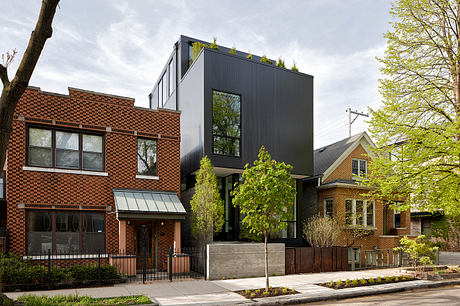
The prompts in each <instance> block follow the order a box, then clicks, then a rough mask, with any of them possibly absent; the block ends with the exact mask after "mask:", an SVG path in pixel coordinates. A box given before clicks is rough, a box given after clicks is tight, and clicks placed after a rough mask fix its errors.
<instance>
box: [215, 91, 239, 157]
mask: <svg viewBox="0 0 460 306" xmlns="http://www.w3.org/2000/svg"><path fill="white" fill-rule="evenodd" d="M240 102H241V97H240V96H239V95H235V94H230V93H225V92H221V91H216V90H214V91H213V95H212V134H213V153H214V154H218V155H228V156H240V140H241V124H240V120H241V118H240V117H241V116H240V115H241V105H240Z"/></svg>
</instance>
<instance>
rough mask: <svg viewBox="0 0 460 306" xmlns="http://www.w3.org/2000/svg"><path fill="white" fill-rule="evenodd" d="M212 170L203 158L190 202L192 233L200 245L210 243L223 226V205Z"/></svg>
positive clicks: (209, 163)
mask: <svg viewBox="0 0 460 306" xmlns="http://www.w3.org/2000/svg"><path fill="white" fill-rule="evenodd" d="M213 169H214V168H213V166H212V164H211V161H210V160H209V158H208V157H207V156H205V157H203V158H202V159H201V162H200V170H199V171H198V174H197V175H196V184H195V193H194V194H193V197H192V200H191V201H190V206H191V208H192V216H191V221H192V232H193V235H194V236H195V238H196V239H197V240H198V241H199V242H200V244H202V245H206V244H208V243H211V242H212V240H213V238H214V233H217V232H219V231H220V230H221V229H222V226H223V225H224V203H223V201H222V199H221V198H220V194H219V190H218V189H217V178H216V175H215V174H214V171H213Z"/></svg>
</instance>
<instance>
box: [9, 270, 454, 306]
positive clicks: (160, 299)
mask: <svg viewBox="0 0 460 306" xmlns="http://www.w3.org/2000/svg"><path fill="white" fill-rule="evenodd" d="M399 274H401V271H400V269H379V270H365V271H353V272H351V271H348V272H326V273H314V274H294V275H286V276H273V277H270V285H271V286H273V287H278V286H283V287H288V288H292V289H295V290H297V291H299V292H300V294H296V295H288V296H283V297H273V298H264V299H259V300H255V301H251V300H248V299H245V298H244V297H242V296H240V295H239V294H237V293H234V292H233V291H238V290H244V289H257V288H264V287H265V278H264V277H257V278H246V279H232V280H217V281H203V280H188V281H177V282H167V281H156V282H152V283H150V284H134V283H132V284H120V285H116V286H114V287H99V288H82V289H64V290H50V291H34V292H10V293H6V295H7V296H8V297H9V298H12V299H16V298H18V297H19V296H21V295H23V294H27V293H32V294H36V295H68V294H78V295H88V296H92V297H118V296H130V295H141V294H143V295H146V296H148V297H149V298H150V299H151V300H152V301H154V302H155V303H158V304H160V305H231V304H254V303H257V304H261V305H263V304H265V305H274V304H295V303H306V302H315V301H321V300H326V299H341V298H348V297H357V296H363V295H372V294H380V293H390V292H397V291H404V290H410V289H416V288H426V287H430V286H433V285H434V286H436V285H438V286H439V285H443V284H442V282H433V281H424V280H419V281H410V282H403V283H396V284H385V285H377V286H367V287H357V288H347V289H340V290H335V289H330V288H326V287H322V286H318V285H315V284H317V283H323V282H328V281H331V280H345V279H347V278H348V279H356V278H363V277H364V278H370V277H378V276H381V277H384V276H393V275H399ZM445 283H446V284H457V283H460V281H450V283H448V282H447V281H446V282H445Z"/></svg>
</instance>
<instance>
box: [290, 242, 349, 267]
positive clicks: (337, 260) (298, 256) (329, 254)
mask: <svg viewBox="0 0 460 306" xmlns="http://www.w3.org/2000/svg"><path fill="white" fill-rule="evenodd" d="M285 254H286V255H285V260H286V263H285V269H286V274H295V273H319V272H331V271H348V270H349V269H348V249H347V248H346V247H328V248H313V247H301V248H286V252H285Z"/></svg>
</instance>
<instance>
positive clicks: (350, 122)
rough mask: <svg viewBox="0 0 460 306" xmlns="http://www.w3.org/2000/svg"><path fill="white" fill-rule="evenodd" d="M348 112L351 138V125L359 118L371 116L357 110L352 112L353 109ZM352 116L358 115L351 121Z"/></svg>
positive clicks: (348, 109) (349, 135)
mask: <svg viewBox="0 0 460 306" xmlns="http://www.w3.org/2000/svg"><path fill="white" fill-rule="evenodd" d="M346 112H347V113H348V137H351V125H352V123H353V122H355V120H356V118H358V117H359V116H364V117H369V114H365V113H360V112H358V111H357V110H356V111H352V110H351V107H349V108H347V110H346ZM351 114H354V115H356V117H355V118H353V120H351Z"/></svg>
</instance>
